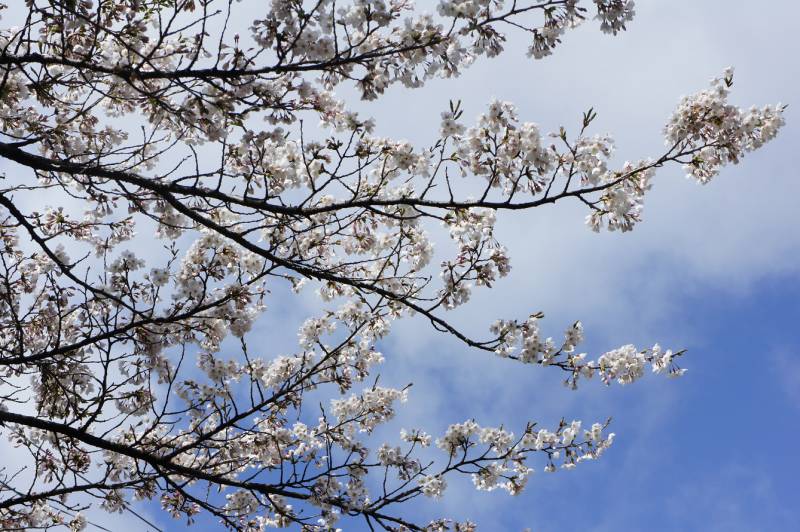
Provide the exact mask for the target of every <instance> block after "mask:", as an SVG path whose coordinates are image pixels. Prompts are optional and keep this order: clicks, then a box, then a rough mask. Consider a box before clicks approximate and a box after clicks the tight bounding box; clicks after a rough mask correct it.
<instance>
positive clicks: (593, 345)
mask: <svg viewBox="0 0 800 532" xmlns="http://www.w3.org/2000/svg"><path fill="white" fill-rule="evenodd" d="M798 15H800V7H797V4H796V3H795V2H791V1H789V0H784V1H768V0H765V1H762V2H738V1H737V2H731V1H723V0H704V1H702V2H699V1H697V0H669V1H667V0H663V1H640V2H637V16H636V18H635V20H634V21H633V22H632V23H631V24H630V26H629V29H628V31H627V32H625V33H622V34H621V35H619V36H617V37H614V38H612V37H610V36H606V35H603V34H601V33H600V32H599V30H598V27H597V24H595V23H593V22H592V23H587V24H585V25H584V26H583V27H581V28H579V29H577V30H575V31H572V32H569V33H568V34H567V35H566V36H565V37H564V42H563V44H562V45H561V46H560V47H559V48H557V49H556V51H555V53H554V55H553V56H551V57H549V58H546V59H545V60H542V61H533V60H531V59H527V58H526V57H525V54H524V48H525V42H524V41H523V40H522V39H520V38H519V36H515V37H512V38H511V40H510V42H509V44H508V46H507V51H506V53H505V54H504V55H502V56H501V57H500V58H496V59H493V60H480V61H478V62H477V63H476V64H475V65H474V66H473V67H472V68H471V69H469V70H468V71H466V72H465V73H464V74H463V75H462V76H461V77H460V78H458V79H457V80H437V81H433V82H430V83H429V84H428V85H427V86H426V87H425V88H423V89H420V90H416V91H409V90H405V89H402V88H400V87H395V88H392V89H390V90H389V91H388V93H387V95H386V96H385V97H384V98H381V99H379V100H378V101H377V102H374V103H361V104H357V105H356V107H357V108H358V109H360V110H361V111H362V112H363V113H366V114H369V115H372V116H374V117H375V118H376V121H377V124H378V127H377V132H378V133H379V134H381V135H385V136H390V137H394V138H406V139H409V140H411V141H413V142H414V143H415V144H416V145H418V146H424V145H428V144H429V143H430V142H431V141H432V139H433V138H434V136H435V135H436V132H437V130H438V123H439V113H440V112H441V111H442V110H444V109H445V108H446V107H447V102H448V100H449V99H461V100H462V101H463V107H464V109H465V116H466V117H467V118H471V117H475V116H477V115H478V114H479V113H480V112H482V111H483V110H484V109H485V105H486V104H487V103H488V102H489V101H490V100H491V99H492V98H493V97H496V98H499V99H503V100H509V101H512V102H514V103H515V104H516V105H517V106H518V109H519V115H520V118H521V119H522V120H529V121H534V122H537V123H538V124H539V125H540V126H541V128H542V129H543V130H545V131H552V130H557V129H558V127H559V126H560V125H564V126H565V127H567V128H568V130H571V131H575V129H576V127H577V124H578V123H579V120H580V117H581V113H582V112H583V111H585V110H586V109H587V108H589V107H594V109H595V110H596V111H597V113H598V118H597V119H596V120H595V123H594V129H593V130H592V132H594V133H606V132H608V133H611V134H612V135H613V136H614V138H615V139H616V140H617V155H618V158H619V159H618V160H619V162H622V161H624V160H626V159H631V160H637V159H639V158H642V157H647V156H657V155H659V154H660V152H661V150H662V149H663V137H662V134H661V130H662V127H663V125H664V123H665V122H666V120H667V118H668V117H669V115H670V113H671V112H672V110H673V109H674V107H675V106H676V104H677V102H678V100H679V98H680V96H681V95H683V94H689V93H692V92H695V91H697V90H700V89H703V88H705V87H706V86H707V83H708V80H709V79H710V78H712V77H715V76H718V75H720V74H721V72H722V70H723V69H724V68H725V67H727V66H734V67H735V68H736V77H735V86H734V89H733V94H732V101H733V102H734V103H737V104H739V105H742V106H749V105H751V104H757V105H762V104H766V103H777V102H783V103H788V104H789V105H790V107H789V109H788V110H787V112H786V119H787V126H786V127H785V128H784V130H783V131H782V132H781V134H780V135H779V137H778V138H777V139H776V140H775V141H773V142H772V143H770V144H768V145H767V146H766V147H764V148H763V149H762V150H760V151H758V152H756V153H754V154H750V155H749V156H748V157H746V158H745V159H744V161H743V162H742V164H740V165H738V166H735V167H730V168H727V169H725V170H724V171H723V173H722V175H720V176H719V177H718V178H716V179H715V180H714V181H712V183H711V184H709V185H706V186H701V185H698V184H696V183H695V182H693V181H689V180H687V179H685V178H684V177H683V173H682V171H681V170H680V168H678V167H670V168H665V169H662V170H661V171H660V172H659V174H658V175H657V177H656V179H655V182H654V189H653V191H652V192H651V193H650V195H649V196H648V198H647V199H646V203H645V212H644V222H643V223H642V224H640V225H639V226H638V227H637V228H636V230H635V231H634V232H633V233H627V234H624V235H620V234H608V233H603V234H599V235H598V234H594V233H592V232H591V231H590V230H589V229H588V228H587V227H586V226H585V225H584V222H583V219H584V216H585V214H586V211H585V208H583V207H581V206H580V205H577V204H569V203H561V204H558V205H557V206H555V207H549V208H543V209H537V210H536V211H535V212H530V213H519V214H515V215H513V216H508V215H506V216H500V217H499V219H500V221H499V223H498V234H497V237H498V240H500V241H501V242H502V243H503V244H505V245H506V246H507V247H508V248H509V250H510V255H511V258H512V266H513V270H512V272H511V274H510V275H509V277H507V278H505V279H503V280H502V281H501V282H498V283H497V284H496V286H495V288H494V289H492V290H477V291H475V293H474V295H473V300H472V301H471V303H470V304H468V305H466V306H465V307H464V308H462V309H460V310H459V311H458V312H456V313H454V314H453V315H452V318H453V321H454V322H456V323H458V324H459V325H460V326H461V327H462V328H465V329H466V330H468V331H470V332H472V333H474V334H473V335H474V336H478V337H481V336H485V334H486V332H487V330H488V326H489V324H490V323H491V322H493V321H494V320H496V319H497V318H521V317H524V316H527V315H528V314H530V313H532V312H535V311H539V310H541V311H544V312H545V313H546V315H547V318H546V319H545V320H544V321H543V329H544V332H545V333H546V334H547V335H552V336H554V337H556V338H558V337H560V336H561V335H562V333H563V330H564V329H565V328H566V326H567V325H568V324H570V323H571V322H573V321H575V320H576V319H580V320H582V321H583V324H584V327H585V330H586V336H587V341H586V343H585V344H584V346H583V348H584V350H587V351H588V352H589V353H590V354H591V356H595V355H596V354H600V353H602V352H603V351H606V350H608V349H611V348H615V347H617V346H619V345H622V344H625V343H635V344H637V345H643V346H649V345H652V344H653V343H655V342H659V343H661V345H663V346H665V347H670V348H674V349H680V348H686V349H688V351H689V353H688V355H687V357H686V359H685V360H684V362H683V363H682V365H683V366H684V367H687V368H688V369H689V371H688V373H687V374H686V375H685V377H683V378H682V379H678V380H671V379H663V378H658V377H652V376H648V377H647V378H645V379H643V380H642V381H639V382H637V383H636V384H633V385H631V386H626V387H621V386H617V385H615V386H612V387H610V388H606V387H604V386H602V385H601V384H600V382H599V381H597V380H594V381H591V382H589V383H586V384H585V385H584V386H583V387H582V388H581V389H579V390H578V391H570V390H568V389H566V388H564V387H563V386H561V384H560V378H559V377H561V375H560V374H559V373H558V372H556V371H553V370H547V369H543V368H538V367H529V366H521V365H519V364H515V363H512V362H509V361H505V360H500V359H497V358H495V357H492V356H489V355H487V354H486V353H481V352H474V351H469V350H467V349H466V348H464V347H463V346H461V345H460V344H458V343H457V342H455V341H450V340H449V339H448V338H446V337H444V336H442V335H437V334H435V333H434V332H433V331H431V329H430V327H427V326H425V325H424V324H423V323H422V322H421V321H414V320H407V321H403V322H400V323H398V324H397V325H395V328H394V331H393V334H392V335H391V336H390V338H389V339H388V340H387V341H386V342H384V344H383V346H382V351H383V353H384V354H385V356H386V359H387V360H386V362H385V364H384V365H383V367H382V368H381V370H380V372H381V383H382V384H384V385H388V384H395V385H399V386H402V385H405V384H407V383H409V382H413V383H414V386H413V388H412V392H411V395H410V398H409V401H408V403H407V404H405V405H404V406H403V407H402V408H401V409H400V411H399V413H398V417H397V419H396V420H394V421H393V422H391V423H390V424H389V425H387V426H386V427H385V428H384V429H382V431H381V432H380V433H379V434H377V435H376V439H375V440H374V441H376V442H380V441H381V438H384V439H387V440H393V439H396V437H397V436H396V435H397V433H398V432H399V429H400V428H402V427H406V428H408V427H411V426H415V427H420V428H424V429H425V430H427V431H428V432H430V433H432V434H441V433H442V432H443V431H444V430H445V429H446V427H447V425H448V424H450V423H454V422H461V421H464V420H465V419H468V418H471V417H474V418H475V419H476V420H477V421H478V422H479V423H481V424H486V425H495V426H496V425H500V424H503V425H504V426H507V427H509V428H512V429H516V430H517V431H518V430H519V429H520V428H522V427H524V424H525V422H526V421H527V420H530V419H535V420H538V421H541V422H542V424H543V425H544V426H551V427H552V426H553V425H557V423H558V420H559V419H560V418H561V417H562V416H563V417H565V418H567V420H571V419H583V420H584V422H585V423H588V424H590V423H592V422H593V421H601V420H604V419H605V418H607V417H609V416H612V417H613V418H614V422H613V431H614V432H616V434H617V439H616V440H615V444H614V446H613V447H612V448H611V449H610V450H609V452H607V453H606V454H605V455H604V456H603V458H602V459H601V460H599V461H597V462H590V463H585V464H581V466H580V467H578V468H577V469H576V470H574V471H570V472H566V471H559V472H558V473H555V474H545V473H542V472H541V467H538V468H537V470H538V471H537V473H536V474H535V475H534V476H533V478H532V479H531V480H530V482H529V484H528V488H527V490H526V491H524V492H523V493H522V494H521V495H519V496H517V497H513V498H512V497H510V496H508V495H506V494H505V493H504V492H502V493H501V492H494V493H489V494H487V493H483V492H477V491H475V490H474V489H473V488H472V486H471V483H470V482H469V480H468V479H466V481H465V482H463V483H460V482H453V481H451V482H450V487H449V489H448V491H447V493H446V495H445V497H444V499H443V500H442V501H439V502H438V503H434V502H432V501H428V500H420V501H418V502H416V503H415V504H414V506H413V509H412V510H410V512H411V513H410V514H407V515H411V516H414V517H416V516H415V515H413V514H417V515H418V516H419V519H418V520H420V521H422V520H424V519H425V518H427V517H431V518H432V517H436V516H440V515H442V514H444V515H451V516H457V517H458V518H460V519H472V520H474V521H476V522H477V523H478V524H479V525H480V529H482V530H488V531H494V530H498V531H505V530H517V531H521V530H523V529H524V528H531V529H532V530H533V531H535V532H550V531H563V530H586V531H597V532H600V531H620V530H650V531H672V530H698V531H699V530H702V531H733V532H735V531H761V530H763V531H784V530H793V529H795V527H796V526H797V523H798V522H800V504H798V500H797V497H798V488H797V486H798V476H799V475H800V453H798V452H797V450H796V441H797V439H798V437H800V428H799V427H800V424H798V421H800V416H799V415H798V414H800V327H798V325H797V321H798V319H800V282H799V281H800V230H798V221H797V217H798V214H800V209H799V208H798V207H800V180H798V175H797V174H798V172H797V146H798V142H800V120H798V118H797V113H796V108H797V107H798V105H799V104H800V102H798V101H797V100H798V98H797V96H798V88H797V87H798V83H799V82H800V61H798V59H797V58H798V57H799V56H800V39H798V37H797V36H796V21H797V20H798V18H797V17H798ZM341 94H345V95H346V94H348V91H347V90H345V91H341ZM469 122H470V120H466V123H469ZM315 306H316V302H315V301H314V298H313V295H311V294H308V295H306V296H303V298H285V299H280V298H279V299H277V300H273V302H272V303H271V305H270V308H271V309H278V310H280V312H275V313H272V312H271V311H270V310H268V311H267V315H266V317H265V319H266V321H265V323H264V324H263V328H262V329H261V331H260V333H259V334H261V335H263V338H264V341H265V342H269V345H271V346H276V347H277V346H283V345H286V346H289V345H291V344H293V343H294V342H295V337H294V335H293V334H289V335H288V337H287V336H286V334H285V333H284V335H283V337H279V332H280V331H281V330H283V331H285V330H287V329H286V324H287V323H290V322H291V321H292V320H301V319H302V318H303V317H305V316H307V315H309V313H310V312H312V310H313V308H314V307H315ZM280 348H281V349H282V348H283V347H280ZM287 349H288V347H287ZM140 509H141V510H142V511H143V513H144V514H145V515H147V517H148V519H150V520H152V521H153V522H154V523H157V524H158V525H159V526H160V527H161V528H163V529H164V530H181V529H183V528H185V525H184V524H183V523H176V522H169V520H168V519H166V518H165V517H164V515H163V514H161V513H160V512H159V511H158V510H156V509H155V508H147V507H144V508H140ZM92 520H93V521H94V522H96V523H98V524H102V525H104V526H105V527H107V528H109V529H111V530H114V531H117V530H142V529H143V528H142V527H143V525H142V524H141V523H140V522H138V521H135V520H131V518H130V516H112V517H105V516H103V515H102V514H99V513H97V514H95V513H94V512H92ZM342 526H343V528H344V530H360V528H359V527H360V526H361V523H359V522H356V521H353V522H343V523H342ZM197 528H198V529H213V528H212V525H211V523H210V522H202V521H201V522H200V523H198V526H197Z"/></svg>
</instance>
